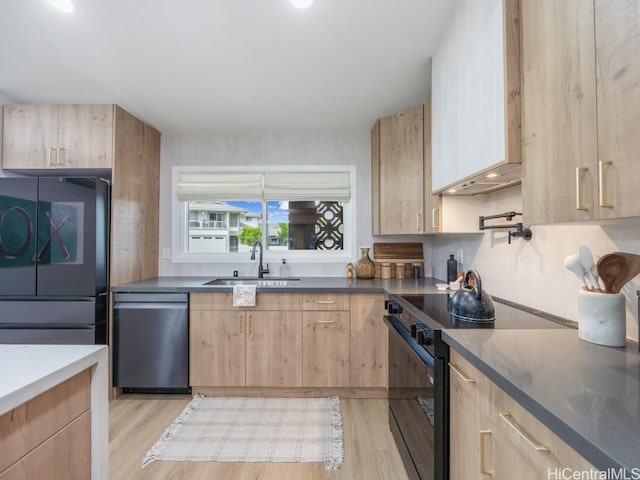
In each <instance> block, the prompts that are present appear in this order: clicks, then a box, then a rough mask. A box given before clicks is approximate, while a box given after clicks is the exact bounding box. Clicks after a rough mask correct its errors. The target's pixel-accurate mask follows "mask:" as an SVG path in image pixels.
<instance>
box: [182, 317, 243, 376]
mask: <svg viewBox="0 0 640 480" xmlns="http://www.w3.org/2000/svg"><path fill="white" fill-rule="evenodd" d="M189 327H190V331H189V384H190V385H192V386H200V385H203V386H215V387H218V386H219V387H242V386H244V385H245V365H246V363H245V362H246V359H245V348H246V341H245V332H246V319H245V313H244V312H233V311H224V310H223V311H206V310H205V311H199V310H194V309H193V308H192V309H191V312H190V317H189Z"/></svg>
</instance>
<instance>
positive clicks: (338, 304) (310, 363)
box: [302, 293, 350, 387]
mask: <svg viewBox="0 0 640 480" xmlns="http://www.w3.org/2000/svg"><path fill="white" fill-rule="evenodd" d="M349 317H350V315H349V294H340V293H336V294H305V295H304V300H303V313H302V320H303V328H304V330H303V333H302V352H303V359H302V367H303V371H302V385H303V386H304V387H348V386H349V351H350V344H349V341H350V331H349V323H350V318H349Z"/></svg>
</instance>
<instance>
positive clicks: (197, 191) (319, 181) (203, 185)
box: [177, 172, 350, 202]
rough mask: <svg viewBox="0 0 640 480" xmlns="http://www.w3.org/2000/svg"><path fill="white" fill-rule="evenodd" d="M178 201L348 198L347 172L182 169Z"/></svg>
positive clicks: (344, 199)
mask: <svg viewBox="0 0 640 480" xmlns="http://www.w3.org/2000/svg"><path fill="white" fill-rule="evenodd" d="M177 196H178V199H179V200H181V201H197V200H201V201H202V200H210V201H211V200H265V201H269V200H288V201H304V200H321V201H334V202H347V201H349V198H350V179H349V172H265V173H243V172H215V173H213V172H202V173H198V172H189V173H186V172H183V173H179V174H178V176H177Z"/></svg>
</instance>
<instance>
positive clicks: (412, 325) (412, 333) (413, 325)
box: [411, 323, 418, 338]
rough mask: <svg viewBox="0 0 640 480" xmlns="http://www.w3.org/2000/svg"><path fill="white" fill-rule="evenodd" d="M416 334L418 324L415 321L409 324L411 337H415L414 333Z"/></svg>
mask: <svg viewBox="0 0 640 480" xmlns="http://www.w3.org/2000/svg"><path fill="white" fill-rule="evenodd" d="M417 334H418V325H417V324H415V323H412V324H411V338H416V335H417Z"/></svg>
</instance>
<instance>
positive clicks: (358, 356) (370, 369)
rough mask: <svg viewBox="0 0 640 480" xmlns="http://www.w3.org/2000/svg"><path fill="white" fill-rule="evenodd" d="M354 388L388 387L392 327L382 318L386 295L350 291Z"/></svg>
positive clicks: (351, 380) (351, 358) (352, 377)
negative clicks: (388, 326)
mask: <svg viewBox="0 0 640 480" xmlns="http://www.w3.org/2000/svg"><path fill="white" fill-rule="evenodd" d="M350 310H351V318H350V330H351V335H350V336H351V351H350V362H349V364H350V380H349V384H350V386H351V387H363V388H387V387H388V385H389V329H388V328H387V326H386V325H385V323H384V322H383V321H382V317H383V316H384V315H385V310H384V295H383V294H381V293H380V294H371V293H352V294H351V305H350Z"/></svg>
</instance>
